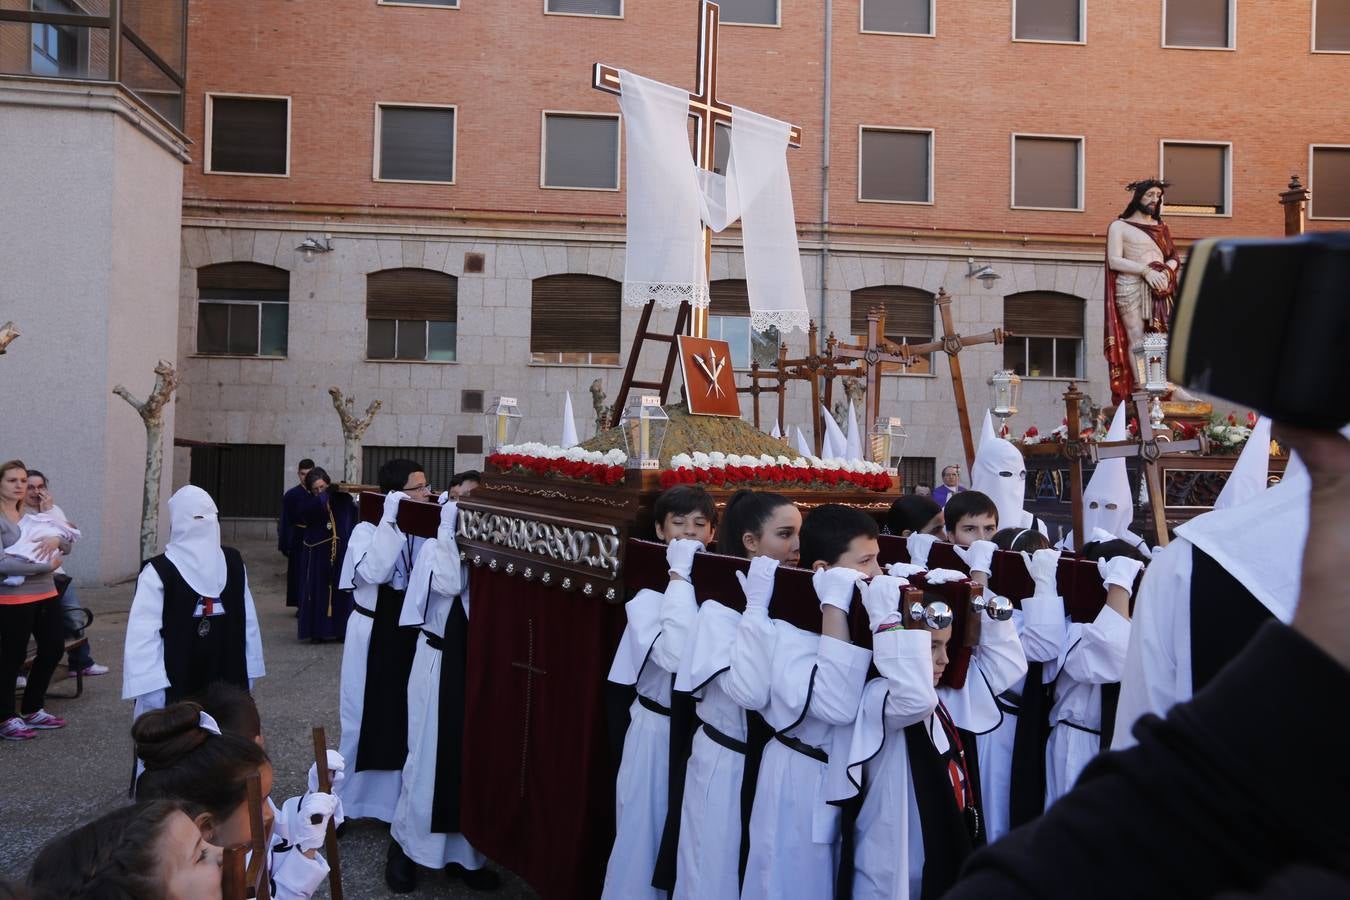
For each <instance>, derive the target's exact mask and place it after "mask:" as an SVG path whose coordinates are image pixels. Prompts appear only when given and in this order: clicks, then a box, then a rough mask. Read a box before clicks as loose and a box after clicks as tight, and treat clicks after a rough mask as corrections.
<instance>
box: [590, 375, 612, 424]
mask: <svg viewBox="0 0 1350 900" xmlns="http://www.w3.org/2000/svg"><path fill="white" fill-rule="evenodd" d="M591 406H593V407H594V408H595V433H596V434H599V433H600V432H602V431H604V430H605V427H606V426H605V423H606V422H608V421H609V417H610V414H611V413H613V412H614V408H613V406H612V405H609V404H606V403H605V386H604V383H603V382H602V381H601V380H600V379H599V378H597V379H595V380H594V381H592V382H591Z"/></svg>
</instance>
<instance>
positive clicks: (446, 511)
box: [441, 500, 459, 535]
mask: <svg viewBox="0 0 1350 900" xmlns="http://www.w3.org/2000/svg"><path fill="white" fill-rule="evenodd" d="M458 519H459V504H458V503H457V502H455V501H454V500H448V501H446V502H445V503H444V504H442V506H441V527H442V528H446V527H448V528H449V529H450V534H451V535H454V533H455V522H456V521H458Z"/></svg>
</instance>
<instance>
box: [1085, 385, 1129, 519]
mask: <svg viewBox="0 0 1350 900" xmlns="http://www.w3.org/2000/svg"><path fill="white" fill-rule="evenodd" d="M1125 407H1126V404H1124V403H1121V404H1120V405H1119V406H1117V407H1116V415H1115V418H1113V419H1112V420H1111V428H1110V429H1109V430H1108V431H1107V432H1106V440H1108V441H1123V440H1126V439H1127V438H1128V437H1129V432H1128V431H1127V430H1126V425H1125V414H1126V409H1125ZM1133 519H1134V495H1133V494H1132V493H1131V492H1130V477H1129V475H1128V474H1127V473H1126V471H1125V458H1124V457H1119V458H1116V459H1103V460H1101V461H1100V462H1098V463H1097V468H1096V469H1094V470H1093V472H1092V477H1091V478H1089V479H1088V483H1087V487H1085V488H1083V531H1084V532H1086V533H1087V534H1089V535H1091V534H1092V533H1093V532H1094V531H1096V530H1097V529H1098V528H1100V529H1101V530H1102V531H1106V532H1109V533H1110V534H1111V535H1112V536H1114V537H1118V538H1120V537H1124V536H1125V533H1126V532H1127V531H1129V530H1130V522H1131V520H1133Z"/></svg>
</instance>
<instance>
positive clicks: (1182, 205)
mask: <svg viewBox="0 0 1350 900" xmlns="http://www.w3.org/2000/svg"><path fill="white" fill-rule="evenodd" d="M1228 153H1229V147H1228V145H1227V144H1183V143H1169V142H1167V141H1163V145H1162V174H1163V178H1165V179H1166V180H1167V181H1169V182H1171V183H1172V186H1171V187H1169V188H1168V189H1167V195H1166V197H1165V198H1164V200H1163V211H1164V214H1166V213H1173V214H1178V213H1179V214H1181V215H1200V216H1226V215H1228V214H1229V212H1230V210H1229V208H1228V185H1229V164H1228Z"/></svg>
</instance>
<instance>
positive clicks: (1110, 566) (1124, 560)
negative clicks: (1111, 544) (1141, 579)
mask: <svg viewBox="0 0 1350 900" xmlns="http://www.w3.org/2000/svg"><path fill="white" fill-rule="evenodd" d="M1143 567H1144V564H1143V563H1141V562H1140V561H1139V560H1137V559H1131V558H1130V557H1128V556H1113V557H1111V558H1110V559H1099V560H1097V571H1098V572H1100V573H1101V574H1102V584H1103V585H1104V586H1109V585H1112V584H1114V585H1117V586H1119V587H1123V588H1124V589H1125V592H1126V593H1129V594H1133V593H1134V579H1135V578H1137V577H1138V576H1139V570H1140V569H1142V568H1143Z"/></svg>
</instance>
